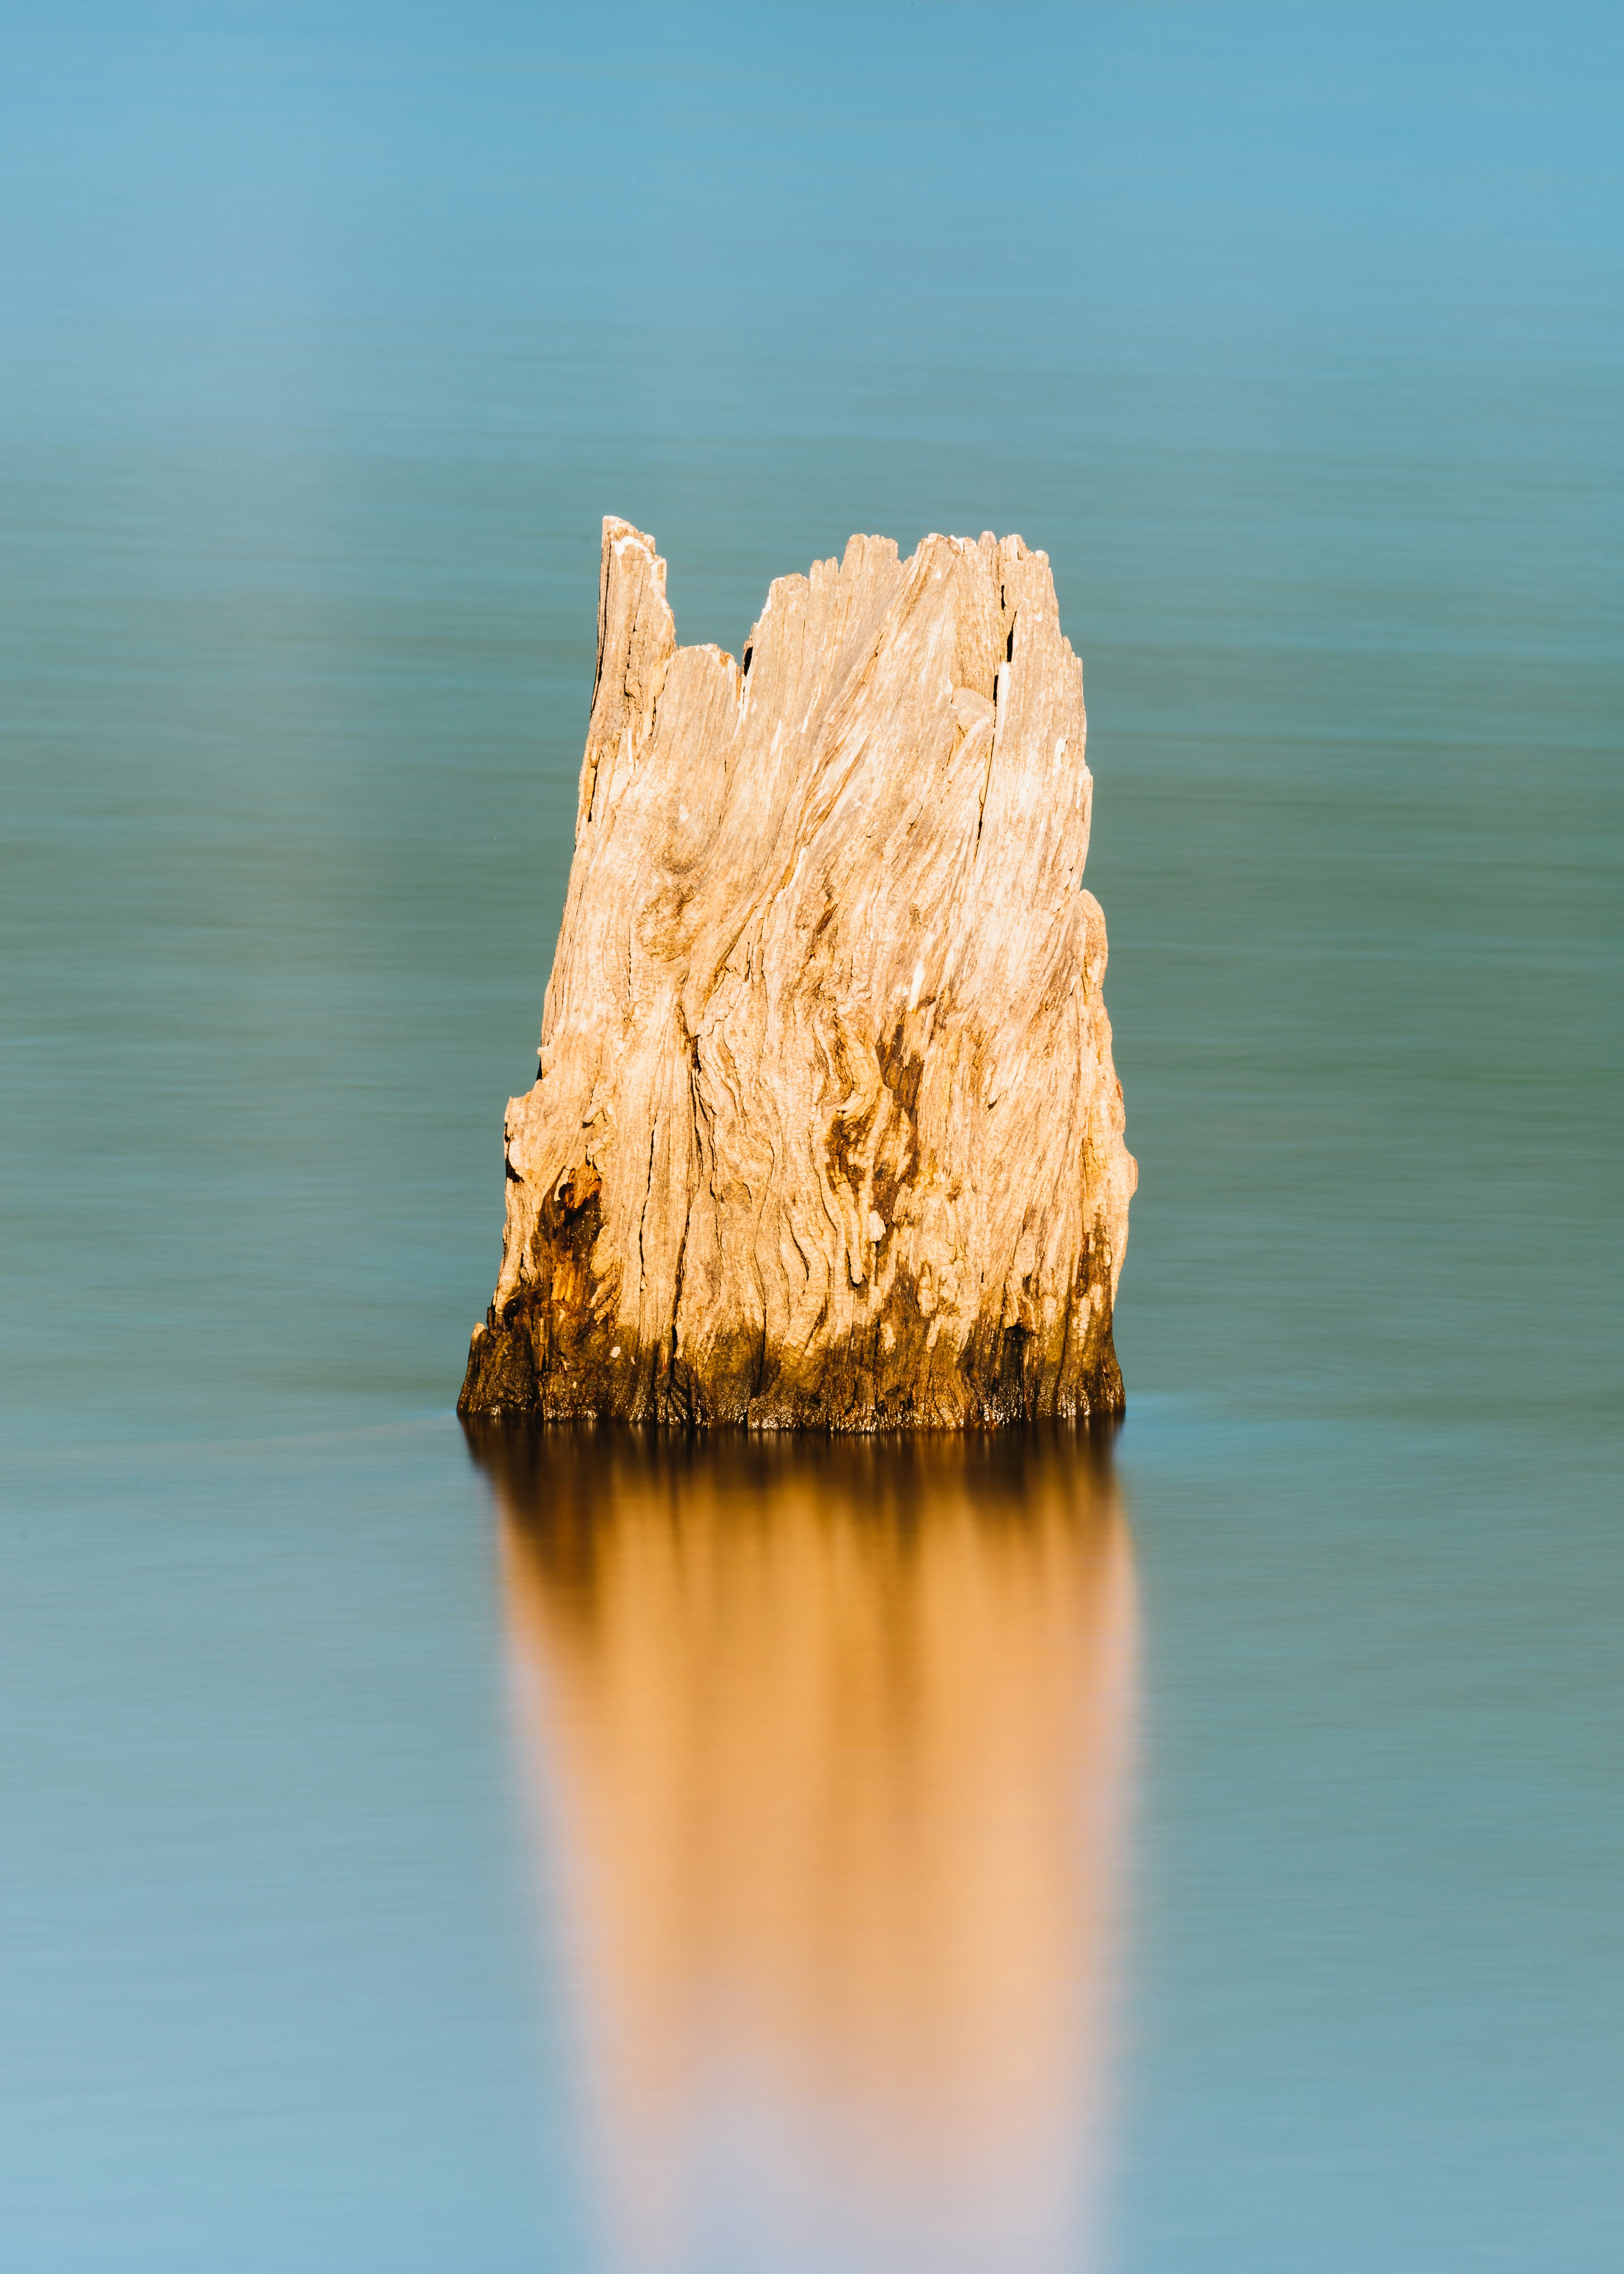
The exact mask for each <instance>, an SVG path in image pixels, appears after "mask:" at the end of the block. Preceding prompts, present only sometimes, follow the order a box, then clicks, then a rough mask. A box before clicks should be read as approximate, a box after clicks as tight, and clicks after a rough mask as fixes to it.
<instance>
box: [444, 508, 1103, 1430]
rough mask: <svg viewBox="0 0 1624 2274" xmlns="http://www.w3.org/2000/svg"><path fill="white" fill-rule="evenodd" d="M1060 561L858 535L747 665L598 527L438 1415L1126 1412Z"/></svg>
mask: <svg viewBox="0 0 1624 2274" xmlns="http://www.w3.org/2000/svg"><path fill="white" fill-rule="evenodd" d="M1085 727H1086V721H1085V717H1084V711H1083V676H1082V667H1081V666H1080V665H1079V662H1078V659H1077V658H1076V657H1075V656H1074V655H1073V653H1072V651H1071V646H1070V644H1069V643H1068V642H1067V641H1066V640H1065V638H1064V636H1062V633H1061V629H1060V619H1059V613H1058V610H1057V608H1056V601H1055V589H1054V582H1053V579H1052V577H1051V576H1050V574H1049V561H1048V557H1047V555H1045V554H1044V553H1029V552H1028V551H1027V549H1026V546H1024V545H1023V544H1022V542H1021V540H1020V539H1019V538H1018V537H1011V538H1004V539H1003V540H1002V542H1000V541H998V540H996V539H995V538H993V537H991V536H990V535H988V536H984V537H982V538H981V539H980V541H979V543H973V542H970V541H969V540H967V539H964V538H948V537H928V538H926V539H925V540H924V542H923V543H922V544H921V546H920V547H919V550H918V551H917V552H916V553H914V555H913V557H912V559H910V560H908V561H899V560H898V557H897V548H896V546H895V545H894V544H891V542H889V541H888V540H885V539H883V538H874V537H853V538H852V540H851V542H850V543H849V544H848V546H846V557H845V559H844V560H843V561H839V562H836V561H817V562H815V563H814V565H813V568H812V571H811V574H810V576H786V577H780V578H779V579H778V582H777V583H775V584H773V586H772V588H771V591H769V593H768V595H767V604H766V606H765V607H764V608H763V611H762V614H761V619H760V621H759V622H758V623H757V624H756V627H755V629H753V630H752V632H751V634H750V636H749V639H748V642H747V643H746V645H745V649H744V653H743V658H742V661H741V663H736V662H735V661H734V660H733V657H732V656H730V655H726V654H724V653H723V652H722V651H721V650H720V649H718V648H715V647H691V648H680V647H678V645H677V644H676V636H675V628H674V625H673V620H672V614H671V610H670V608H669V606H667V604H666V599H665V562H664V561H662V560H660V559H659V558H658V556H657V555H656V553H655V550H654V545H653V541H652V539H651V538H647V537H645V536H643V534H642V533H641V532H640V531H637V530H635V529H633V528H632V527H631V526H630V525H629V523H626V522H622V521H614V520H608V521H605V523H604V548H603V566H602V572H601V576H600V579H599V586H598V681H597V686H596V689H595V690H594V694H593V699H592V714H591V721H590V727H589V728H588V732H587V743H586V756H585V759H584V762H583V765H582V769H581V794H580V802H579V807H578V811H577V818H576V825H575V863H574V867H573V869H572V870H571V872H570V880H569V892H568V900H567V902H566V905H565V910H564V921H563V925H562V928H561V930H560V936H559V945H558V952H557V955H556V957H555V958H554V961H553V976H552V980H551V982H550V983H549V985H548V988H547V995H546V1005H545V1013H544V1017H543V1022H542V1039H541V1059H540V1071H539V1075H538V1081H537V1083H536V1086H535V1088H533V1089H531V1090H530V1092H529V1093H528V1095H527V1096H523V1097H520V1098H515V1099H514V1100H512V1102H511V1103H509V1106H508V1122H507V1155H508V1224H507V1233H506V1239H505V1242H504V1249H503V1257H502V1268H501V1276H500V1279H499V1281H498V1283H497V1288H496V1294H495V1299H494V1301H493V1302H492V1306H491V1309H490V1311H489V1313H488V1314H487V1317H486V1322H485V1325H484V1326H482V1327H477V1328H476V1329H475V1330H474V1336H473V1342H472V1345H471V1348H470V1352H469V1360H468V1374H467V1379H466V1381H465V1382H464V1384H463V1388H462V1397H461V1400H460V1401H459V1410H460V1411H461V1412H465V1413H497V1412H511V1413H517V1412H526V1413H532V1414H538V1415H542V1416H545V1417H550V1418H554V1419H562V1418H567V1417H572V1416H579V1417H585V1416H591V1415H597V1416H613V1415H618V1416H622V1417H625V1418H627V1419H650V1420H656V1419H657V1420H672V1421H684V1422H690V1423H691V1422H748V1423H749V1424H750V1425H752V1426H753V1427H763V1428H786V1427H792V1428H793V1427H816V1428H832V1429H882V1428H894V1427H963V1426H966V1425H975V1424H993V1423H1004V1422H1014V1421H1020V1420H1025V1419H1035V1418H1038V1417H1045V1416H1068V1415H1077V1414H1082V1413H1100V1412H1115V1411H1117V1410H1118V1409H1120V1407H1121V1405H1122V1402H1123V1390H1122V1376H1121V1374H1120V1372H1119V1370H1118V1367H1117V1364H1116V1353H1115V1351H1114V1349H1113V1347H1112V1343H1111V1313H1112V1306H1113V1303H1114V1301H1115V1298H1116V1282H1117V1276H1118V1274H1119V1272H1120V1270H1121V1268H1122V1257H1123V1250H1124V1246H1125V1244H1126V1240H1127V1231H1128V1201H1129V1196H1130V1194H1131V1193H1132V1191H1133V1189H1134V1185H1135V1183H1136V1180H1137V1172H1136V1171H1135V1168H1134V1163H1133V1161H1132V1157H1131V1156H1130V1155H1129V1154H1128V1152H1127V1150H1126V1148H1125V1147H1124V1142H1123V1104H1122V1088H1121V1085H1120V1083H1119V1082H1118V1081H1117V1080H1116V1072H1115V1069H1114V1067H1113V1065H1112V1063H1111V1030H1110V1022H1109V1020H1108V1019H1107V1017H1106V1014H1105V1005H1104V1001H1103V998H1102V996H1101V982H1102V979H1103V975H1104V971H1105V958H1106V942H1105V921H1104V918H1103V916H1102V915H1101V910H1100V907H1099V904H1098V902H1097V901H1096V900H1094V898H1093V896H1092V894H1090V893H1088V892H1085V891H1083V889H1082V874H1083V862H1084V858H1085V855H1086V851H1087V846H1088V824H1089V809H1090V802H1091V797H1092V791H1093V778H1092V776H1091V775H1090V773H1089V772H1088V769H1087V767H1086V764H1085V763H1084V734H1085Z"/></svg>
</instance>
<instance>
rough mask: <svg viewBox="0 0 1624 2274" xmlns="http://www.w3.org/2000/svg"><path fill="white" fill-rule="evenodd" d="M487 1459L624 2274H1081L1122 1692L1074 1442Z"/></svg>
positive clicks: (1121, 1607)
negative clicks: (676, 2272) (778, 2272)
mask: <svg viewBox="0 0 1624 2274" xmlns="http://www.w3.org/2000/svg"><path fill="white" fill-rule="evenodd" d="M483 1457H484V1458H485V1462H486V1465H487V1466H488V1467H489V1468H490V1470H491V1472H492V1477H493V1480H494V1482H495V1485H496V1489H497V1495H498V1500H499V1504H500V1512H501V1549H502V1570H503V1585H504V1592H505V1603H506V1615H507V1625H508V1645H509V1650H510V1653H511V1672H512V1676H513V1680H512V1693H513V1698H514V1701H515V1714H516V1717H517V1721H518V1724H519V1736H520V1740H521V1745H522V1750H523V1757H524V1758H525V1761H526V1765H527V1771H528V1773H529V1774H530V1777H531V1779H532V1781H533V1785H534V1788H535V1799H536V1803H537V1808H538V1822H539V1826H540V1827H541V1834H542V1837H543V1839H544V1841H545V1843H546V1851H547V1864H548V1876H549V1879H551V1880H552V1882H553V1886H554V1887H555V1888H557V1889H558V1890H559V1891H560V1893H561V1895H562V1898H563V1902H564V1908H565V1913H566V1920H565V1931H566V1933H567V1936H568V1943H569V1959H570V1962H571V1966H572V1970H573V1972H574V1974H575V1979H576V1981H577V1983H578V1984H579V1988H580V1992H581V1998H582V2006H583V2011H582V2015H581V2020H582V2025H583V2034H584V2041H585V2042H584V2052H585V2058H586V2061H587V2064H588V2067H589V2069H590V2072H591V2078H592V2090H593V2093H594V2097H595V2109H594V2129H595V2133H596V2135H597V2137H598V2142H599V2144H600V2148H601V2151H602V2166H603V2168H602V2178H603V2181H604V2184H605V2189H606V2195H607V2211H608V2224H609V2226H610V2229H611V2233H612V2238H613V2241H614V2244H615V2246H616V2253H617V2255H618V2257H619V2259H620V2262H621V2263H627V2264H629V2265H633V2266H635V2267H638V2268H649V2269H654V2268H659V2269H665V2268H671V2269H689V2268H695V2269H696V2268H701V2267H704V2268H710V2267H712V2266H718V2267H720V2266H731V2265H734V2264H737V2265H740V2266H745V2265H748V2266H751V2267H778V2266H796V2267H799V2266H802V2265H806V2266H814V2265H816V2266H820V2267H822V2266H829V2267H833V2266H837V2265H838V2266H842V2267H848V2268H858V2267H862V2266H867V2265H873V2266H876V2267H877V2266H884V2267H887V2268H891V2267H905V2266H906V2267H911V2266H914V2265H919V2266H921V2267H923V2266H927V2265H928V2266H929V2267H930V2268H932V2269H933V2270H934V2269H937V2268H943V2267H952V2266H964V2267H974V2268H977V2269H980V2268H983V2267H987V2268H991V2267H996V2268H999V2269H1000V2270H1009V2274H1020V2270H1023V2269H1025V2268H1027V2267H1032V2268H1041V2267H1048V2266H1049V2265H1051V2264H1052V2265H1056V2266H1058V2265H1062V2264H1064V2265H1067V2266H1071V2267H1075V2266H1078V2265H1079V2264H1086V2263H1087V2262H1088V2259H1089V2256H1090V2255H1091V2254H1090V2251H1089V2248H1088V2244H1089V2240H1090V2229H1091V2226H1092V2225H1093V2209H1092V2206H1093V2202H1094V2195H1095V2193H1096V2190H1097V2181H1098V2176H1099V2161H1100V2150H1101V2134H1102V2130H1103V2127H1104V2123H1105V2119H1106V2114H1107V2109H1106V2100H1107V2086H1108V2082H1109V2024H1110V2008H1111V2003H1112V1995H1111V1993H1112V1979H1113V1971H1114V1952H1115V1918H1114V1915H1115V1912H1116V1897H1117V1879H1118V1871H1119V1862H1120V1850H1121V1841H1122V1832H1123V1826H1124V1816H1125V1812H1126V1811H1125V1802H1126V1788H1127V1781H1128V1777H1129V1773H1130V1765H1131V1751H1132V1716H1133V1699H1134V1645H1135V1611H1134V1589H1133V1568H1132V1553H1131V1549H1130V1544H1129V1538H1128V1532H1127V1528H1126V1525H1125V1524H1124V1519H1123V1515H1122V1511H1121V1507H1120V1503H1119V1500H1118V1497H1117V1495H1116V1488H1115V1487H1114V1485H1113V1482H1112V1480H1111V1476H1110V1471H1109V1457H1108V1455H1106V1454H1105V1453H1104V1452H1102V1451H1101V1449H1098V1448H1097V1447H1096V1448H1093V1449H1091V1448H1090V1446H1089V1444H1088V1442H1087V1441H1086V1440H1080V1441H1079V1440H1078V1439H1076V1438H1069V1437H1068V1438H1063V1439H1056V1440H1051V1441H1045V1442H1033V1441H1031V1440H1021V1441H1019V1442H1017V1441H1013V1440H993V1441H990V1442H989V1441H987V1440H976V1439H967V1440H964V1441H954V1440H943V1439H933V1440H928V1441H927V1440H921V1441H919V1442H914V1443H911V1444H910V1443H905V1444H903V1445H900V1446H898V1445H894V1444H883V1445H882V1444H856V1445H853V1444H839V1443H835V1444H829V1443H818V1444H808V1443H804V1442H784V1443H778V1442H767V1443H763V1442H752V1441H748V1440H724V1441H721V1442H712V1443H706V1442H700V1443H695V1444H688V1443H685V1442H680V1441H677V1442H673V1441H672V1440H670V1439H668V1438H666V1439H662V1438H659V1437H656V1436H650V1437H648V1438H642V1437H639V1436H638V1435H636V1434H632V1433H628V1432H623V1433H619V1434H590V1433H584V1432H583V1433H575V1432H570V1431H544V1432H541V1433H538V1434H537V1435H535V1436H534V1437H532V1438H530V1439H529V1440H528V1441H525V1442H523V1443H522V1444H517V1445H515V1443H513V1442H508V1444H507V1445H506V1446H505V1447H502V1446H499V1447H497V1448H495V1449H492V1450H490V1451H488V1452H487V1453H486V1454H485V1455H484V1456H483Z"/></svg>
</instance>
